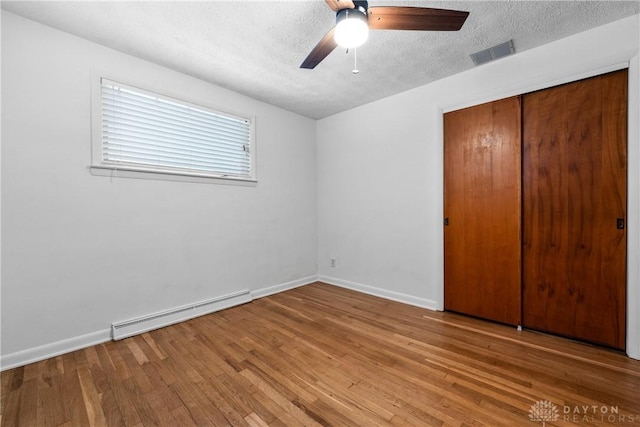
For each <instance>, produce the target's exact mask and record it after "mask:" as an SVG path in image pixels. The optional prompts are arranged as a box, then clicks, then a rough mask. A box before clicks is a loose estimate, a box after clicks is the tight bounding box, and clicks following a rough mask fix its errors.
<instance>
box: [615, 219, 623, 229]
mask: <svg viewBox="0 0 640 427" xmlns="http://www.w3.org/2000/svg"><path fill="white" fill-rule="evenodd" d="M616 228H617V229H618V230H624V218H618V219H616Z"/></svg>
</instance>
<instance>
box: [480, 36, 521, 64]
mask: <svg viewBox="0 0 640 427" xmlns="http://www.w3.org/2000/svg"><path fill="white" fill-rule="evenodd" d="M515 52H516V51H515V49H514V48H513V40H509V41H506V42H504V43H500V44H497V45H495V46H493V47H490V48H489V49H485V50H481V51H480V52H476V53H472V54H471V55H469V56H471V60H472V61H473V63H474V64H475V65H476V66H478V65H482V64H486V63H487V62H491V61H494V60H496V59H499V58H503V57H505V56H509V55H512V54H514V53H515Z"/></svg>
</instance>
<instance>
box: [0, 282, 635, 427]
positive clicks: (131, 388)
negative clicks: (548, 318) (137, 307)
mask: <svg viewBox="0 0 640 427" xmlns="http://www.w3.org/2000/svg"><path fill="white" fill-rule="evenodd" d="M541 401H548V402H550V404H552V405H555V409H556V410H557V412H553V411H551V412H547V413H542V412H531V410H532V405H536V404H537V406H536V408H538V409H540V408H542V405H543V404H542V403H541ZM1 403H2V412H1V419H0V420H1V424H2V425H3V426H93V425H95V426H158V425H161V426H194V425H197V426H302V425H304V426H317V425H335V426H412V425H414V426H443V425H447V426H449V425H450V426H501V425H505V426H535V425H543V421H544V422H545V425H546V426H552V425H554V426H555V425H557V426H561V425H603V426H604V425H607V426H612V425H618V426H622V425H625V426H626V425H640V362H638V361H634V360H632V359H629V358H628V357H626V356H625V355H624V354H622V353H618V352H615V351H612V350H607V349H603V348H599V347H595V346H591V345H587V344H582V343H577V342H573V341H569V340H565V339H562V338H558V337H552V336H548V335H544V334H539V333H535V332H530V331H523V332H518V331H516V329H515V328H512V327H508V326H501V325H496V324H492V323H488V322H483V321H480V320H476V319H471V318H466V317H463V316H459V315H455V314H451V313H441V312H432V311H429V310H424V309H420V308H417V307H412V306H407V305H403V304H400V303H396V302H392V301H387V300H383V299H380V298H375V297H372V296H368V295H364V294H360V293H357V292H353V291H349V290H345V289H342V288H337V287H333V286H330V285H326V284H322V283H316V284H313V285H309V286H304V287H301V288H297V289H294V290H291V291H288V292H284V293H280V294H276V295H273V296H270V297H266V298H262V299H259V300H255V301H253V302H251V303H249V304H245V305H242V306H238V307H234V308H231V309H228V310H224V311H221V312H218V313H214V314H211V315H207V316H203V317H200V318H197V319H194V320H191V321H188V322H184V323H180V324H177V325H173V326H170V327H167V328H163V329H160V330H157V331H153V332H149V333H145V334H142V335H139V336H136V337H132V338H129V339H126V340H123V341H119V342H108V343H105V344H101V345H97V346H94V347H90V348H87V349H84V350H79V351H76V352H73V353H69V354H65V355H62V356H59V357H55V358H52V359H48V360H45V361H42V362H39V363H34V364H31V365H28V366H25V367H21V368H16V369H12V370H9V371H5V372H3V373H2V402H1ZM551 408H552V409H553V408H554V407H553V406H552V407H551ZM542 409H543V408H542ZM567 412H568V413H567ZM531 417H533V420H532V419H531Z"/></svg>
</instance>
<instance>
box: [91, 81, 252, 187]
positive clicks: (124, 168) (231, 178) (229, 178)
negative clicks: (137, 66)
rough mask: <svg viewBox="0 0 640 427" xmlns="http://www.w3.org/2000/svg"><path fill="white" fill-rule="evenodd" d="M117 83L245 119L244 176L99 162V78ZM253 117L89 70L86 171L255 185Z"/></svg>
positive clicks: (137, 90) (123, 176) (175, 101)
mask: <svg viewBox="0 0 640 427" xmlns="http://www.w3.org/2000/svg"><path fill="white" fill-rule="evenodd" d="M103 79H104V80H107V81H109V82H111V83H115V84H117V85H121V86H122V87H123V88H126V89H129V90H133V91H136V92H139V93H141V94H143V95H149V96H154V97H159V98H161V99H165V100H167V101H169V102H173V103H178V104H182V105H186V106H190V107H194V108H197V109H200V110H205V111H207V112H211V113H213V114H216V115H220V116H224V117H230V118H234V119H241V120H247V121H248V122H249V130H250V136H249V171H250V174H249V176H248V177H244V176H238V175H226V174H224V173H216V172H206V171H198V170H193V171H190V170H180V169H173V168H170V167H167V168H164V167H162V166H156V165H149V166H144V165H140V166H138V165H131V164H116V163H110V162H108V163H105V162H104V161H103V133H102V113H103V112H102V80H103ZM255 122H256V120H255V116H249V115H246V114H237V113H232V112H223V111H220V109H218V108H216V107H214V106H212V105H209V104H208V103H207V102H203V101H202V99H193V98H190V97H189V96H187V95H178V96H176V94H173V93H170V92H169V91H167V90H166V89H160V90H159V89H157V88H154V87H152V86H151V85H149V84H138V83H135V82H132V81H131V80H129V79H123V78H121V77H117V76H116V77H114V76H110V75H107V74H106V73H102V72H98V71H96V70H92V78H91V165H90V166H89V170H90V172H91V174H92V175H95V176H109V177H112V178H114V177H120V178H141V179H153V180H169V181H181V182H199V183H220V184H234V185H255V184H256V183H257V173H256V157H257V150H256V137H255V134H256V132H255Z"/></svg>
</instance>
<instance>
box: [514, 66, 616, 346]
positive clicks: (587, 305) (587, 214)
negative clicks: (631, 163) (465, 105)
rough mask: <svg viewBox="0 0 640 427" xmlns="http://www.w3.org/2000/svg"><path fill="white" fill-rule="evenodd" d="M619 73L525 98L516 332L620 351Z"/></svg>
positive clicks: (528, 95)
mask: <svg viewBox="0 0 640 427" xmlns="http://www.w3.org/2000/svg"><path fill="white" fill-rule="evenodd" d="M626 129H627V72H626V70H623V71H618V72H615V73H610V74H606V75H602V76H598V77H594V78H591V79H587V80H582V81H578V82H575V83H570V84H566V85H563V86H558V87H555V88H551V89H547V90H542V91H539V92H534V93H530V94H527V95H524V96H523V307H524V313H523V314H524V325H525V326H527V327H530V328H534V329H539V330H543V331H549V332H553V333H557V334H561V335H566V336H569V337H574V338H578V339H583V340H588V341H591V342H596V343H601V344H605V345H608V346H611V347H615V348H619V349H624V348H625V318H626V312H625V305H626V300H625V298H626V230H625V229H618V228H617V219H618V218H621V219H623V220H626V205H627V194H626V191H627V180H626V176H627V135H626Z"/></svg>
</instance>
